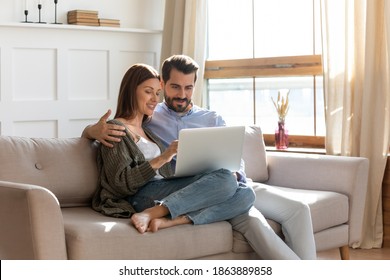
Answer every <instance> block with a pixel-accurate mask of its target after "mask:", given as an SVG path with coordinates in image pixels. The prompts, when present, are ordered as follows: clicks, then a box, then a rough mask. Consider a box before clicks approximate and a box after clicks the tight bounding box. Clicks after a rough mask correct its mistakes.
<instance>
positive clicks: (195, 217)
mask: <svg viewBox="0 0 390 280" xmlns="http://www.w3.org/2000/svg"><path fill="white" fill-rule="evenodd" d="M160 92H161V84H160V80H159V74H158V73H157V71H156V70H155V69H153V68H152V67H150V66H148V65H145V64H135V65H133V66H132V67H130V69H129V70H128V71H127V72H126V74H125V75H124V77H123V80H122V83H121V87H120V92H119V96H118V104H117V110H116V115H115V119H114V120H111V121H110V123H113V124H120V125H124V126H125V127H126V136H125V137H124V138H123V139H122V141H121V142H113V143H112V144H113V145H114V148H108V147H106V146H104V145H101V146H100V149H99V152H98V158H97V163H98V168H99V173H100V185H99V188H98V190H97V192H96V193H95V196H94V198H93V202H92V206H93V208H94V209H95V210H96V211H99V212H101V213H103V214H105V215H109V216H114V217H130V218H131V221H132V223H133V225H134V226H135V227H136V229H137V230H138V231H139V232H140V233H144V232H146V231H152V232H155V231H157V230H159V229H162V228H167V227H171V226H175V225H179V224H205V223H212V222H216V221H221V220H227V219H230V218H233V217H235V216H237V215H240V214H242V213H244V212H247V211H248V210H249V208H250V207H251V206H252V205H253V202H254V199H255V195H254V192H253V190H252V189H251V188H250V187H246V186H241V185H238V183H237V180H236V177H235V176H234V175H233V174H232V173H231V172H230V171H228V170H224V169H220V170H216V171H213V172H207V173H204V174H199V175H196V176H192V177H185V178H171V176H172V174H173V170H172V169H171V164H170V161H171V160H172V158H173V157H174V156H175V155H176V152H177V147H178V141H173V142H172V143H171V144H170V145H169V146H168V148H167V149H165V150H164V148H163V145H162V144H161V142H160V140H159V139H158V138H157V137H156V136H155V135H154V134H153V133H152V132H151V131H150V130H148V129H147V128H145V127H144V126H143V124H144V123H145V122H146V121H147V120H148V119H149V118H150V117H151V116H152V114H153V111H154V108H155V107H156V105H157V103H158V102H159V95H160Z"/></svg>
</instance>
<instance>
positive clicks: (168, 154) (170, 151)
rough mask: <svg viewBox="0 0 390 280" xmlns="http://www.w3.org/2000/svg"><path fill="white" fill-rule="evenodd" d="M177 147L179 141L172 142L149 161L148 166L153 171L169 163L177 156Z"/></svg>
mask: <svg viewBox="0 0 390 280" xmlns="http://www.w3.org/2000/svg"><path fill="white" fill-rule="evenodd" d="M178 146H179V141H178V140H174V141H173V142H172V143H171V144H170V145H169V146H168V148H167V149H166V150H165V151H164V152H162V153H161V155H160V156H158V157H156V158H154V159H152V160H150V161H149V163H150V165H151V166H152V168H153V169H154V170H157V169H159V168H160V167H161V166H163V165H164V164H166V163H167V162H170V161H171V160H172V158H173V157H174V156H175V155H176V154H177V147H178Z"/></svg>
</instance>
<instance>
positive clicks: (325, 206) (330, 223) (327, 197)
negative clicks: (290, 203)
mask: <svg viewBox="0 0 390 280" xmlns="http://www.w3.org/2000/svg"><path fill="white" fill-rule="evenodd" d="M253 188H254V190H255V192H256V191H259V190H260V189H264V188H274V190H275V189H276V190H277V191H280V192H281V194H282V195H285V196H288V197H289V198H291V199H295V200H298V201H301V202H304V203H306V204H308V206H309V208H310V213H311V218H312V222H313V232H314V233H316V232H319V231H322V230H324V229H328V228H331V227H334V226H339V225H342V224H344V223H346V222H348V212H349V203H348V196H346V195H344V194H340V193H336V192H331V191H318V190H315V191H313V190H303V189H292V188H284V187H277V186H269V185H265V184H260V183H253Z"/></svg>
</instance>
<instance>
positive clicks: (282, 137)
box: [275, 120, 288, 150]
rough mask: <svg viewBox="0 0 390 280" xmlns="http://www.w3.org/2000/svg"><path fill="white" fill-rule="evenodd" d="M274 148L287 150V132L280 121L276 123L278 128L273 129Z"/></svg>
mask: <svg viewBox="0 0 390 280" xmlns="http://www.w3.org/2000/svg"><path fill="white" fill-rule="evenodd" d="M275 147H276V149H279V150H284V149H287V148H288V130H287V129H286V128H285V123H284V121H281V120H279V121H278V127H277V128H276V129H275Z"/></svg>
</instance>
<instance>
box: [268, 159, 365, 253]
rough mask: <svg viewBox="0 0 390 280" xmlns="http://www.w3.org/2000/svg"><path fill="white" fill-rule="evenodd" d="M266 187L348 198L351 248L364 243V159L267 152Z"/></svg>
mask: <svg viewBox="0 0 390 280" xmlns="http://www.w3.org/2000/svg"><path fill="white" fill-rule="evenodd" d="M267 161H268V170H269V179H268V181H267V182H266V184H269V185H275V186H281V187H289V188H296V189H307V190H321V191H333V192H338V193H342V194H345V195H347V196H348V199H349V214H348V215H349V222H348V224H349V245H350V246H352V247H353V246H354V243H356V242H358V241H360V240H361V236H362V227H363V216H364V209H365V204H366V193H367V184H368V165H369V161H368V159H366V158H362V157H346V156H332V155H308V154H295V153H275V152H268V153H267Z"/></svg>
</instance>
